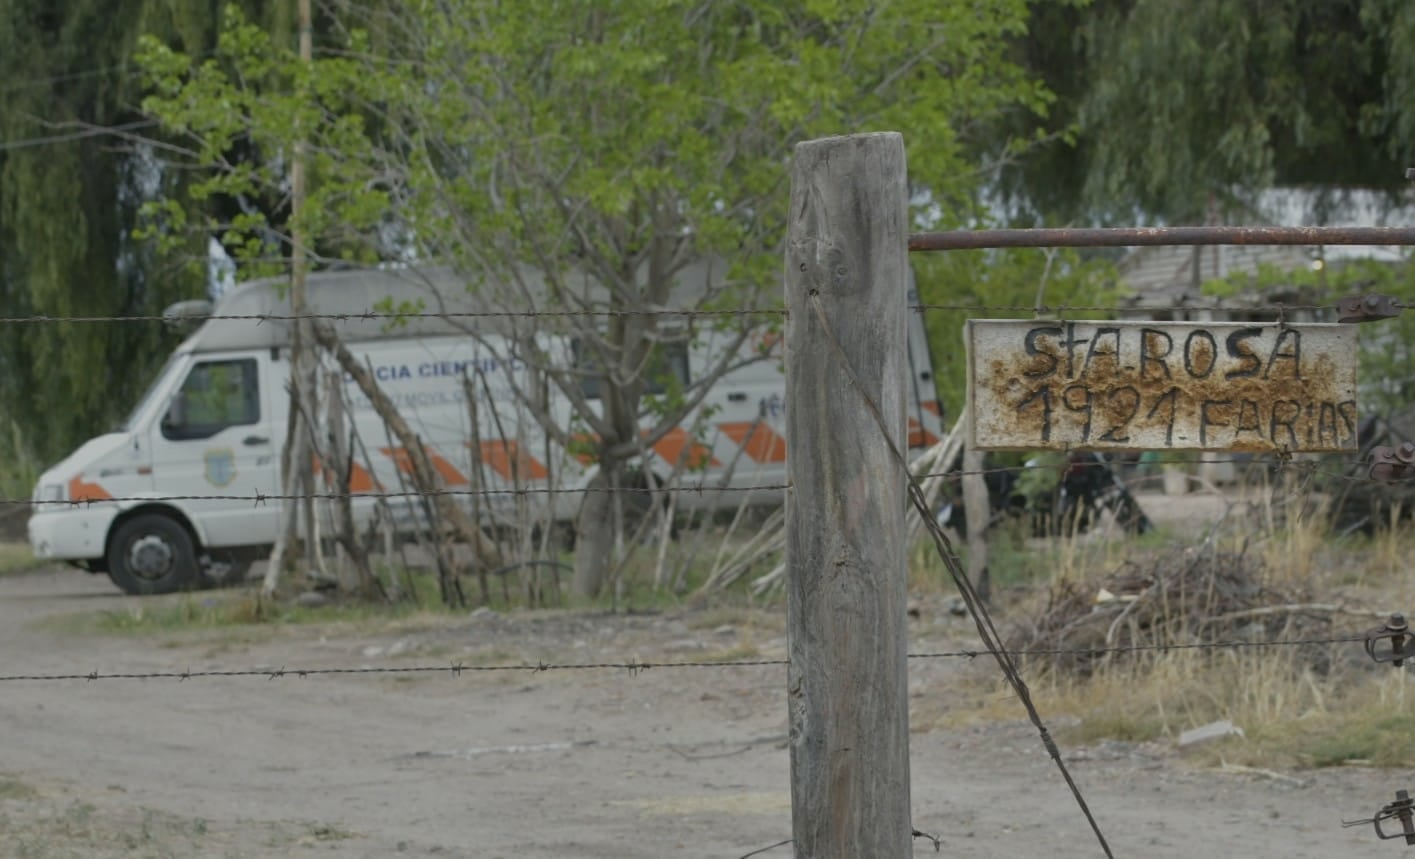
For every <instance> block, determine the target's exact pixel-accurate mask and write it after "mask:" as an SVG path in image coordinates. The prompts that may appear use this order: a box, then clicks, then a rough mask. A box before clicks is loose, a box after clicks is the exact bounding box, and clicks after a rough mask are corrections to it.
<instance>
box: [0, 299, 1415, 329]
mask: <svg viewBox="0 0 1415 859" xmlns="http://www.w3.org/2000/svg"><path fill="white" fill-rule="evenodd" d="M1395 306H1396V307H1397V308H1400V309H1402V310H1404V309H1408V308H1410V307H1412V306H1415V305H1410V304H1405V303H1401V302H1397V303H1396V305H1395ZM1175 309H1181V310H1182V309H1185V308H1183V307H1180V308H1174V307H1169V306H1165V307H1145V306H1141V305H1126V304H1058V305H1040V306H1038V305H1025V304H962V303H953V304H948V303H944V304H932V303H931V304H911V305H909V310H911V311H917V312H931V311H948V312H966V313H1030V314H1037V313H1041V314H1066V313H1125V314H1136V315H1143V314H1146V313H1151V312H1154V311H1156V310H1165V311H1172V310H1175ZM1191 309H1194V310H1213V309H1219V310H1242V311H1244V312H1253V313H1272V314H1277V315H1279V316H1281V315H1283V314H1287V313H1294V312H1313V313H1316V312H1324V311H1333V312H1334V311H1336V309H1337V308H1336V305H1335V304H1243V305H1233V306H1228V307H1225V306H1222V305H1220V306H1218V307H1198V306H1196V307H1194V308H1191ZM641 316H668V317H675V318H680V319H681V318H700V317H741V316H780V317H783V318H785V317H789V316H790V313H789V312H788V311H787V309H786V308H784V307H740V308H714V309H695V308H683V309H677V310H675V309H670V308H657V307H656V308H601V309H588V310H481V311H476V310H470V311H445V312H442V311H409V312H398V311H388V312H385V311H375V310H367V311H361V312H357V313H298V314H297V313H212V314H209V315H203V316H192V317H185V316H180V315H167V314H132V315H126V316H101V315H92V316H57V315H50V314H45V313H38V314H32V315H27V316H0V324H6V325H42V324H54V323H73V324H94V323H110V322H112V323H116V322H180V321H203V322H204V321H207V320H218V321H229V322H256V323H265V322H294V321H297V320H301V319H311V320H324V321H328V322H349V321H371V320H379V319H387V320H410V319H538V318H560V319H574V318H612V317H641ZM1017 321H1025V320H1017ZM1106 321H1113V320H1106ZM1114 321H1125V320H1114ZM1130 321H1135V322H1156V323H1157V324H1164V322H1163V321H1162V320H1153V319H1135V320H1130ZM1216 321H1217V322H1222V321H1223V320H1216ZM1193 324H1196V325H1203V324H1206V323H1203V322H1195V323H1193Z"/></svg>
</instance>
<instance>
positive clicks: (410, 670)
mask: <svg viewBox="0 0 1415 859" xmlns="http://www.w3.org/2000/svg"><path fill="white" fill-rule="evenodd" d="M1366 640H1367V637H1366V636H1364V635H1341V636H1333V637H1330V638H1292V639H1254V640H1233V641H1209V642H1181V643H1174V644H1163V643H1155V644H1131V645H1115V646H1107V647H1034V648H1018V649H1015V650H1010V649H1007V648H1002V649H1000V651H999V652H1001V653H1004V654H1006V655H1008V656H1013V657H1018V656H1051V657H1056V656H1089V657H1098V656H1108V655H1117V654H1127V653H1146V652H1161V653H1162V652H1167V651H1178V650H1185V651H1187V650H1238V649H1244V648H1256V649H1263V648H1278V647H1314V646H1321V645H1332V644H1353V643H1364V642H1365V641H1366ZM990 653H991V651H989V650H987V649H972V648H964V649H959V650H938V651H925V652H920V653H910V654H908V658H909V659H913V660H934V659H967V660H973V659H977V658H978V657H980V656H988V655H990ZM787 665H790V660H789V659H785V658H782V659H721V660H710V659H705V660H672V661H652V660H639V659H625V660H617V661H597V662H545V661H541V662H517V663H502V664H495V665H468V664H465V663H460V662H453V663H448V664H446V665H401V666H400V665H383V666H367V665H365V666H356V667H321V666H315V667H305V668H299V667H295V668H291V667H285V666H281V667H280V668H265V667H259V668H230V669H222V668H213V669H198V670H191V669H184V670H181V671H177V670H159V671H96V670H95V671H64V672H54V673H44V672H35V671H31V672H25V673H18V674H0V683H6V682H20V681H27V682H59V681H75V680H83V681H98V680H178V681H183V680H198V679H213V678H260V679H264V680H280V679H287V678H295V679H303V678H309V677H323V676H338V675H377V674H434V675H435V674H445V675H448V676H451V677H460V676H462V675H463V674H477V673H507V672H510V673H530V674H545V673H550V672H573V671H622V672H625V673H628V674H629V675H631V676H637V675H639V674H642V673H643V672H645V671H649V670H653V669H664V670H675V669H695V668H706V669H717V670H720V669H734V668H763V667H786V666H787Z"/></svg>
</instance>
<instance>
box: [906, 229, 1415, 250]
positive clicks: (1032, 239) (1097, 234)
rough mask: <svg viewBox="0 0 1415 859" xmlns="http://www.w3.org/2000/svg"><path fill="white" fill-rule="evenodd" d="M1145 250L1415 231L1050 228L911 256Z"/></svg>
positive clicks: (973, 235) (920, 236) (921, 246)
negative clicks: (1035, 250) (995, 251)
mask: <svg viewBox="0 0 1415 859" xmlns="http://www.w3.org/2000/svg"><path fill="white" fill-rule="evenodd" d="M1140 245H1415V227H1224V226H1209V227H1110V228H1092V227H1046V228H1037V229H1013V230H948V231H946V232H937V233H914V234H912V235H910V236H909V250H911V251H961V250H980V249H984V248H1049V247H1067V248H1114V247H1135V246H1140Z"/></svg>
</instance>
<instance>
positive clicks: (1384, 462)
mask: <svg viewBox="0 0 1415 859" xmlns="http://www.w3.org/2000/svg"><path fill="white" fill-rule="evenodd" d="M1369 463H1370V464H1369V465H1368V466H1367V470H1366V475H1367V476H1368V477H1370V478H1371V479H1372V480H1384V481H1387V482H1393V481H1396V480H1403V479H1405V478H1407V477H1409V476H1410V475H1411V470H1412V467H1415V444H1412V443H1410V442H1408V441H1407V442H1405V443H1404V444H1402V445H1400V446H1399V447H1390V446H1389V445H1380V446H1378V447H1373V448H1371V458H1370V460H1369Z"/></svg>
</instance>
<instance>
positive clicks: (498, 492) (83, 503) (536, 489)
mask: <svg viewBox="0 0 1415 859" xmlns="http://www.w3.org/2000/svg"><path fill="white" fill-rule="evenodd" d="M790 488H791V484H789V483H767V484H756V485H753V486H750V487H733V486H713V485H709V484H706V483H701V484H697V485H693V486H672V485H667V486H659V487H647V486H585V487H581V488H578V489H566V488H557V487H551V486H523V487H520V488H512V489H432V490H417V489H406V490H399V491H383V492H309V493H270V494H266V493H264V492H260V491H258V490H257V491H256V492H254V493H253V494H250V495H129V496H111V497H108V498H79V499H63V498H4V499H0V506H4V505H9V506H30V507H45V506H48V507H92V506H94V505H96V504H119V503H122V504H137V503H142V502H147V501H245V502H249V503H250V504H251V505H252V506H255V507H260V506H262V505H264V504H265V503H267V502H269V501H338V500H342V499H344V498H351V499H364V498H367V499H372V500H375V501H377V500H383V499H390V498H416V497H438V496H469V497H482V498H488V497H516V496H521V495H572V494H578V493H590V492H594V493H607V494H614V493H621V492H622V493H641V494H644V493H647V494H653V493H659V492H674V493H696V494H699V495H705V494H712V493H725V492H747V491H757V492H760V491H777V490H786V489H790Z"/></svg>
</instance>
